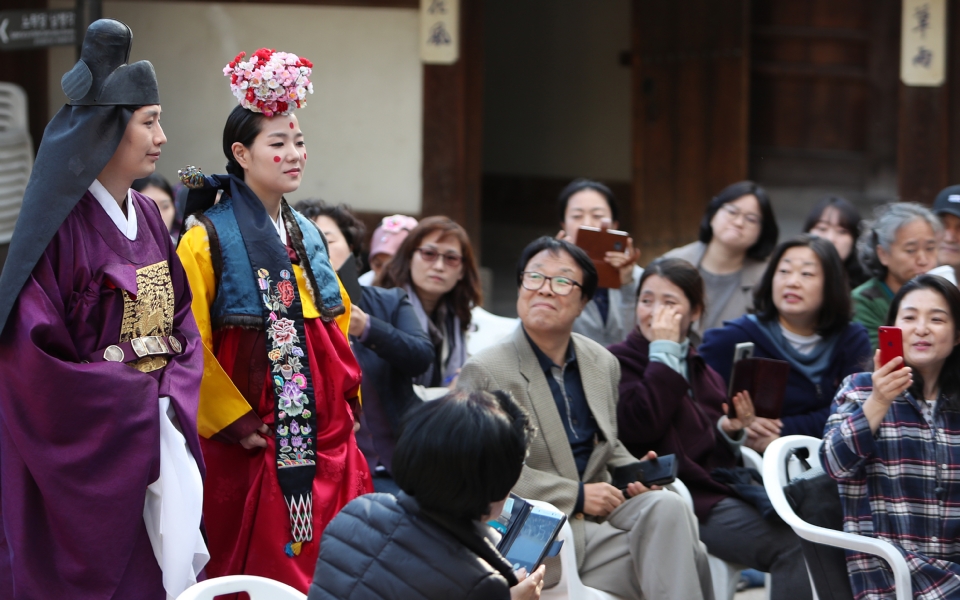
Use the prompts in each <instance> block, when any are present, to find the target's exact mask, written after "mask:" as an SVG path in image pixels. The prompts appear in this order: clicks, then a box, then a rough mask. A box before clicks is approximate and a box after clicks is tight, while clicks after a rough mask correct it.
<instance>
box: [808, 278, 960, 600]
mask: <svg viewBox="0 0 960 600" xmlns="http://www.w3.org/2000/svg"><path fill="white" fill-rule="evenodd" d="M887 324H888V325H893V326H896V327H898V328H899V329H900V330H901V331H902V336H903V343H902V346H901V349H902V357H901V356H897V357H894V358H893V359H892V360H890V361H889V362H886V363H884V362H883V358H882V357H881V356H882V355H881V352H880V351H879V350H878V351H877V352H876V353H875V354H874V358H873V364H874V371H873V373H857V374H855V375H852V376H850V377H848V378H847V379H846V380H845V381H844V382H843V386H842V387H841V389H840V391H839V392H838V393H837V396H836V400H835V405H836V411H835V412H834V414H832V415H831V416H830V418H829V419H828V421H827V426H826V429H825V431H824V436H823V447H822V448H821V451H820V455H821V462H822V463H823V465H824V467H825V468H826V470H827V472H828V473H829V474H830V475H831V476H832V477H833V478H834V479H836V480H837V484H838V486H839V489H840V500H841V504H842V505H843V514H844V531H847V532H849V533H858V534H860V535H867V536H871V537H877V538H882V539H884V540H886V541H888V542H890V543H892V544H894V545H895V546H897V548H898V549H899V550H900V551H901V552H902V553H903V555H904V558H905V559H906V561H907V565H908V566H909V567H910V570H911V575H912V583H913V589H914V590H915V591H917V592H918V595H917V598H920V597H923V598H953V597H956V596H957V595H958V594H960V546H958V544H957V540H958V539H960V514H958V513H957V511H956V510H955V508H953V507H955V506H956V503H957V500H958V499H960V480H958V478H957V476H956V475H955V474H956V473H958V472H960V350H958V344H960V290H958V289H957V287H956V286H955V285H953V284H952V283H950V282H948V281H947V280H945V279H943V278H941V277H937V276H936V275H928V274H925V275H920V276H918V277H916V278H914V279H912V280H910V281H909V282H907V283H906V284H904V285H903V287H901V288H900V290H899V291H898V292H897V294H896V295H895V296H894V298H893V301H892V302H891V305H890V312H889V313H888V315H887ZM847 571H848V572H849V574H850V582H851V585H852V587H853V592H854V596H855V597H857V598H867V597H869V598H881V597H882V598H887V597H892V595H893V583H894V582H893V575H892V573H891V572H890V571H889V569H888V568H887V566H886V564H885V563H884V562H883V561H881V560H880V559H879V558H876V557H873V556H867V555H864V554H848V555H847ZM921 590H922V591H923V594H919V592H920V591H921Z"/></svg>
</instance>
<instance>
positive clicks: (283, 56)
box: [223, 48, 313, 117]
mask: <svg viewBox="0 0 960 600" xmlns="http://www.w3.org/2000/svg"><path fill="white" fill-rule="evenodd" d="M246 56H247V53H246V52H241V53H240V54H238V55H237V56H236V58H234V59H233V60H232V61H230V62H229V63H228V64H227V66H225V67H224V68H223V74H224V75H225V76H226V77H229V78H230V90H231V91H232V92H233V95H234V96H235V97H236V98H237V101H238V102H240V106H242V107H244V108H246V109H247V110H250V111H253V112H258V113H263V115H264V116H266V117H272V116H274V115H288V114H290V113H291V112H293V111H294V110H296V109H298V108H303V107H304V106H306V105H307V101H306V96H307V94H308V93H310V94H312V93H313V84H312V83H310V75H311V74H312V73H313V63H312V62H310V61H309V60H307V59H305V58H300V57H299V56H297V55H296V54H291V53H289V52H277V51H276V50H272V49H268V48H260V49H259V50H257V51H256V52H254V53H253V55H252V56H251V57H250V58H249V60H244V59H245V58H246Z"/></svg>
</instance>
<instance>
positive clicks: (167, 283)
mask: <svg viewBox="0 0 960 600" xmlns="http://www.w3.org/2000/svg"><path fill="white" fill-rule="evenodd" d="M173 313H174V294H173V281H172V280H171V279H170V266H169V265H168V264H167V262H166V261H161V262H158V263H156V264H152V265H149V266H146V267H143V268H142V269H137V296H136V298H133V297H131V296H130V294H128V293H126V292H125V293H124V294H123V323H122V324H121V325H120V343H123V342H129V341H130V340H132V339H133V338H138V337H144V336H148V335H163V336H168V335H170V334H172V333H173ZM167 362H168V358H167V357H166V356H147V357H144V358H141V359H140V360H138V361H136V362H131V363H129V364H130V366H132V367H133V368H135V369H137V370H138V371H141V372H143V373H149V372H150V371H156V370H157V369H162V368H163V367H165V366H167Z"/></svg>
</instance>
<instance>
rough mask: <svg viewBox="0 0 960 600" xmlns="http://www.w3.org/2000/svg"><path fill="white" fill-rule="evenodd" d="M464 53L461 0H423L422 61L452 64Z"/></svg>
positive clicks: (421, 24)
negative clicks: (462, 47) (461, 45)
mask: <svg viewBox="0 0 960 600" xmlns="http://www.w3.org/2000/svg"><path fill="white" fill-rule="evenodd" d="M459 55H460V0H420V60H422V61H423V62H425V63H428V64H436V65H451V64H453V63H455V62H457V58H458V57H459Z"/></svg>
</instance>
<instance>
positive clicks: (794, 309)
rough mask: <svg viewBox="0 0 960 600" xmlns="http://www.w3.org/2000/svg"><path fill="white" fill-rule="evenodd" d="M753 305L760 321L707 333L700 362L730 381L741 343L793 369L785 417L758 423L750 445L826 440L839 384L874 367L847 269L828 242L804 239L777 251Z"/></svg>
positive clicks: (753, 318)
mask: <svg viewBox="0 0 960 600" xmlns="http://www.w3.org/2000/svg"><path fill="white" fill-rule="evenodd" d="M754 304H755V306H756V314H750V315H745V316H743V317H740V318H739V319H736V320H734V321H731V322H729V323H727V324H726V325H725V326H723V327H722V328H718V329H711V330H710V331H708V332H707V334H706V336H705V337H704V339H703V345H701V346H700V355H701V356H703V359H704V360H705V361H706V362H707V364H708V365H710V366H711V367H713V369H714V370H715V371H716V372H717V373H719V374H720V375H721V376H722V377H723V378H724V379H725V380H726V381H729V378H730V370H731V367H732V364H733V352H734V348H735V347H736V345H737V344H739V343H741V342H753V343H754V345H755V346H754V351H753V355H754V356H755V357H759V358H774V359H778V360H785V361H787V362H788V363H790V373H789V375H788V377H787V391H786V395H785V397H784V400H783V412H782V416H781V418H779V419H765V418H761V417H757V418H756V419H755V420H754V422H753V423H752V424H751V425H750V427H749V428H747V441H746V444H747V446H749V447H750V448H753V449H754V450H756V451H757V452H763V451H764V450H765V449H766V447H767V445H768V444H769V443H770V442H772V441H773V440H775V439H777V438H778V437H780V436H784V435H794V434H801V435H810V436H815V437H818V436H820V434H822V433H823V424H824V423H826V421H827V415H828V414H829V412H830V401H831V399H832V398H833V394H834V392H836V390H837V387H838V386H839V385H840V382H842V381H843V378H844V377H846V376H848V375H850V374H851V373H856V372H858V371H860V370H862V369H863V365H864V363H865V362H866V361H869V360H870V340H869V338H868V337H867V332H866V331H864V328H863V325H860V324H859V323H852V322H851V321H850V288H849V287H847V278H846V276H845V275H844V271H843V263H841V262H840V256H839V255H838V254H837V251H836V249H835V248H834V247H833V244H831V243H830V242H828V241H827V240H824V239H822V238H818V237H814V236H811V235H807V234H803V235H801V236H799V237H797V238H794V239H792V240H789V241H786V242H784V243H782V244H780V245H779V246H777V248H776V249H775V250H774V251H773V255H772V257H771V259H770V263H769V264H768V265H767V269H766V271H765V272H764V274H763V278H762V279H761V280H760V283H759V284H758V285H757V289H756V292H755V293H754Z"/></svg>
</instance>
